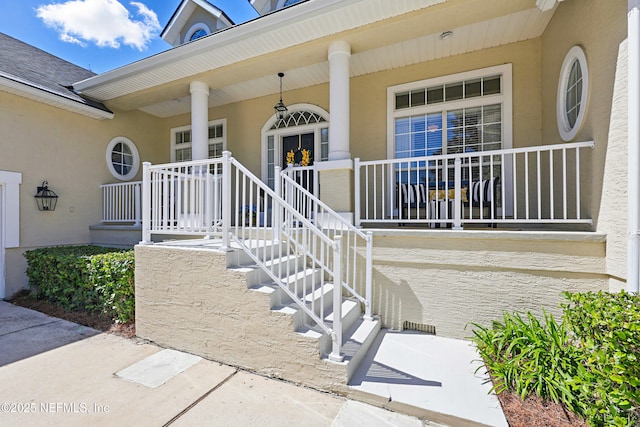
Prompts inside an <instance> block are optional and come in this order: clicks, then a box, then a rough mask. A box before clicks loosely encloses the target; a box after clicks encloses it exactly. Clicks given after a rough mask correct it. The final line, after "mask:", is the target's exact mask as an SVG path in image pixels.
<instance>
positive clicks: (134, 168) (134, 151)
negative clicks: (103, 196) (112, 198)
mask: <svg viewBox="0 0 640 427" xmlns="http://www.w3.org/2000/svg"><path fill="white" fill-rule="evenodd" d="M119 143H122V144H124V145H126V146H127V148H129V151H131V155H132V156H133V163H132V164H131V170H130V171H129V173H127V174H124V175H123V174H121V173H119V172H118V171H117V170H116V169H115V168H114V167H113V161H112V157H111V153H112V152H113V149H114V148H115V146H116V145H118V144H119ZM106 159H107V167H108V168H109V172H111V175H113V177H114V178H116V179H118V180H120V181H131V180H132V179H133V178H135V176H136V175H137V174H138V170H140V153H138V147H136V144H134V143H133V141H131V140H130V139H129V138H127V137H125V136H116V137H115V138H113V139H112V140H111V141H109V144H107V152H106Z"/></svg>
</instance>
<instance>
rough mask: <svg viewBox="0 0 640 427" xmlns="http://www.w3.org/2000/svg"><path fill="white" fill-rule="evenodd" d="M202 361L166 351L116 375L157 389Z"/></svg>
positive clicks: (183, 354) (189, 355) (192, 356)
mask: <svg viewBox="0 0 640 427" xmlns="http://www.w3.org/2000/svg"><path fill="white" fill-rule="evenodd" d="M201 360H202V357H200V356H194V355H193V354H189V353H183V352H181V351H176V350H171V349H165V350H162V351H159V352H157V353H155V354H152V355H151V356H149V357H147V358H146V359H144V360H141V361H139V362H137V363H134V364H133V365H131V366H129V367H128V368H125V369H123V370H121V371H119V372H117V373H116V375H117V376H119V377H120V378H122V379H124V380H127V381H131V382H134V383H138V384H142V385H143V386H146V387H149V388H156V387H159V386H161V385H162V384H164V383H166V382H167V381H169V380H170V379H171V378H173V377H175V376H176V375H178V374H179V373H180V372H184V371H185V370H187V369H188V368H190V367H191V366H193V365H195V364H196V363H198V362H199V361H201Z"/></svg>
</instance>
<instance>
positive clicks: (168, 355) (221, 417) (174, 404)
mask: <svg viewBox="0 0 640 427" xmlns="http://www.w3.org/2000/svg"><path fill="white" fill-rule="evenodd" d="M0 357H2V359H1V360H2V362H1V363H0V365H1V366H0V425H3V426H4V425H11V426H13V425H20V426H42V425H54V426H57V425H64V426H86V425H92V426H114V425H127V426H169V425H172V426H249V425H260V426H330V427H342V426H344V427H347V426H348V427H355V426H363V427H365V426H367V427H369V426H372V427H373V426H412V427H419V426H423V425H434V424H432V423H430V422H426V421H425V422H423V421H420V420H419V419H417V418H414V417H410V416H407V415H403V414H400V413H395V412H390V411H387V410H384V409H381V408H377V407H374V406H370V405H367V404H364V403H360V402H357V401H352V400H346V399H343V398H340V397H337V396H333V395H330V394H326V393H321V392H318V391H315V390H310V389H307V388H303V387H298V386H295V385H292V384H289V383H285V382H282V381H277V380H272V379H268V378H264V377H261V376H257V375H253V374H250V373H247V372H243V371H238V370H237V369H235V368H232V367H229V366H224V365H220V364H218V363H214V362H211V361H208V360H204V359H201V358H199V357H196V356H193V355H189V354H185V353H181V352H177V351H173V350H164V349H161V348H159V347H157V346H155V345H152V344H149V343H146V342H142V341H138V340H135V339H133V340H129V339H125V338H121V337H118V336H114V335H108V334H102V333H98V332H97V331H94V330H91V329H89V328H85V327H82V326H79V325H75V324H73V323H70V322H65V321H61V320H58V319H53V318H51V317H48V316H44V315H42V314H40V313H37V312H34V311H32V310H27V309H24V308H20V307H15V306H13V305H11V304H8V303H6V302H2V301H0Z"/></svg>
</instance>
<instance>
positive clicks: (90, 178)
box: [0, 92, 169, 297]
mask: <svg viewBox="0 0 640 427" xmlns="http://www.w3.org/2000/svg"><path fill="white" fill-rule="evenodd" d="M0 129H2V131H3V141H4V142H3V147H4V150H3V155H2V156H0V170H6V171H13V172H21V173H22V185H21V186H20V246H19V247H17V248H9V249H7V253H6V274H5V277H6V296H7V297H10V296H11V295H12V294H13V293H15V292H16V291H17V290H19V289H21V288H23V287H24V286H26V276H25V267H26V264H25V262H24V260H23V259H22V252H24V251H25V250H28V249H31V248H36V247H40V246H52V245H61V244H88V243H89V242H90V241H91V239H90V234H89V225H90V224H94V223H97V222H99V221H100V220H101V218H102V192H101V189H100V185H101V184H107V183H112V182H117V180H116V179H115V178H114V177H113V176H112V175H111V173H110V172H109V169H108V167H107V163H106V149H107V145H108V144H109V142H110V141H111V139H113V138H114V137H116V136H125V137H127V138H129V139H131V140H132V141H133V142H134V143H135V144H136V146H137V148H138V151H139V153H140V157H141V160H142V161H152V162H159V161H166V159H167V158H168V154H169V150H168V142H167V144H166V148H165V147H164V146H163V145H162V143H161V142H162V141H163V140H164V141H166V140H167V136H166V134H162V133H161V132H160V129H161V127H160V126H159V125H158V121H157V119H154V118H153V117H151V116H149V115H146V114H144V113H140V112H137V111H131V112H127V113H126V114H121V113H118V112H116V115H115V118H114V119H111V120H94V119H90V118H86V117H84V116H81V115H79V114H74V113H71V112H67V111H64V110H61V109H56V108H53V107H50V106H47V105H44V104H41V103H38V102H35V101H31V100H28V99H25V98H21V97H19V96H15V95H11V94H8V93H5V92H0ZM9 142H10V145H9ZM141 169H142V168H141ZM134 179H136V180H137V179H140V175H138V177H136V178H134ZM45 180H46V181H48V183H49V187H50V189H51V190H53V191H55V192H56V193H57V195H58V196H59V199H58V204H57V207H56V210H55V211H54V212H40V211H38V209H37V207H36V204H35V201H34V199H33V196H34V195H35V194H36V187H37V186H39V185H41V184H42V181H45Z"/></svg>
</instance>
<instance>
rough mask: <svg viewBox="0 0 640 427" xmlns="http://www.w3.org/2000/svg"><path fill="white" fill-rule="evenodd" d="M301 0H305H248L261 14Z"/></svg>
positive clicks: (301, 0)
mask: <svg viewBox="0 0 640 427" xmlns="http://www.w3.org/2000/svg"><path fill="white" fill-rule="evenodd" d="M303 1H306V0H249V3H251V6H253V8H254V9H255V10H256V12H258V13H259V14H260V16H262V15H266V14H267V13H271V12H274V11H276V10H278V9H282V8H284V7H287V6H291V5H293V4H296V3H301V2H303Z"/></svg>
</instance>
